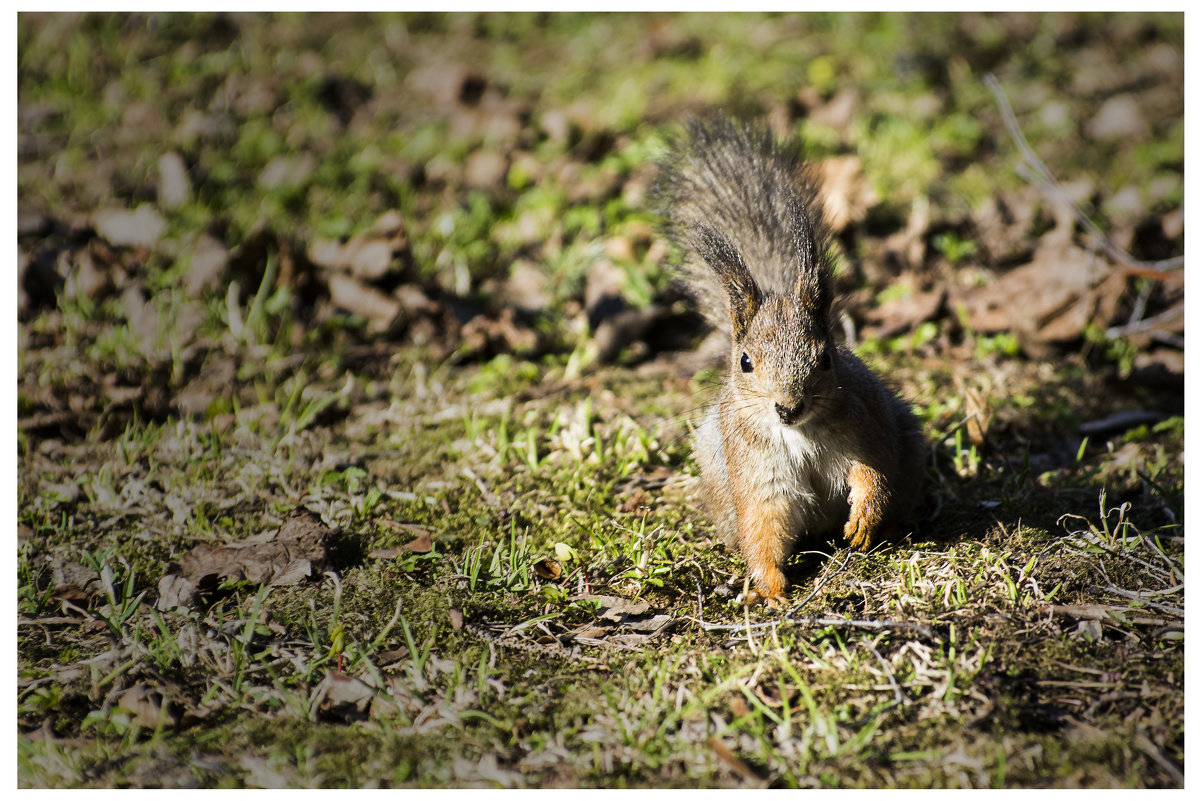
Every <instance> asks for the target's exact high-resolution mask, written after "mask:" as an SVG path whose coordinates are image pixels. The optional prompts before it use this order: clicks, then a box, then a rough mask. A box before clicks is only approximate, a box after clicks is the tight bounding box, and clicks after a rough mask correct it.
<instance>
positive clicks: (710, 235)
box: [690, 225, 763, 342]
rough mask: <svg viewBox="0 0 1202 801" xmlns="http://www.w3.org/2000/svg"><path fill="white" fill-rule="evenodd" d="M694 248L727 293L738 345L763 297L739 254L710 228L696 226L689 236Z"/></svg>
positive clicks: (731, 322) (731, 320) (732, 331)
mask: <svg viewBox="0 0 1202 801" xmlns="http://www.w3.org/2000/svg"><path fill="white" fill-rule="evenodd" d="M690 239H691V240H692V242H691V244H692V245H693V249H694V250H696V251H697V254H698V255H699V256H701V258H703V259H705V262H706V264H708V265H709V266H710V269H712V270H713V271H714V274H715V275H717V276H718V283H720V284H721V285H722V289H723V290H724V291H725V292H726V299H727V307H728V308H729V309H730V324H731V335H732V336H733V338H734V340H735V341H736V342H737V341H739V340H740V339H742V338H743V334H745V333H747V327H748V326H749V325H751V318H753V317H755V313H756V312H757V311H759V309H760V304H761V303H762V302H763V295H762V294H761V292H760V288H759V286H758V285H757V284H756V283H755V279H754V278H752V277H751V271H750V270H748V269H747V265H746V264H744V263H743V257H742V256H740V255H739V251H737V250H735V248H734V246H733V245H732V244H730V240H728V239H727V238H726V237H724V236H722V234H720V233H718V232H717V231H716V230H714V229H713V228H710V227H709V226H708V225H697V226H695V227H694V229H693V235H692V236H691V237H690Z"/></svg>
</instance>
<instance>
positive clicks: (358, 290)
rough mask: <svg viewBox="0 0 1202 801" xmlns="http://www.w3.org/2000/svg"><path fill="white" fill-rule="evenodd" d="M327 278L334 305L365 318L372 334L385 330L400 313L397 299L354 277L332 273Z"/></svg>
mask: <svg viewBox="0 0 1202 801" xmlns="http://www.w3.org/2000/svg"><path fill="white" fill-rule="evenodd" d="M327 280H328V282H329V287H330V300H331V301H332V302H333V303H334V305H335V306H338V307H340V308H342V309H345V310H346V311H349V312H351V313H352V314H357V315H359V316H360V317H363V318H365V319H366V320H367V330H368V331H369V332H371V333H373V334H381V333H384V332H385V331H387V330H388V329H389V328H390V327H391V326H392V324H393V322H394V321H395V320H396V319H397V315H398V314H400V311H401V304H400V303H399V302H398V301H396V300H395V299H394V298H392V297H390V296H388V295H386V294H384V293H383V292H381V291H380V290H378V289H376V288H374V287H372V286H368V285H367V284H364V283H363V282H362V281H359V280H358V279H356V278H352V277H351V276H349V275H344V274H342V273H333V274H331V275H330V276H329V277H328V279H327Z"/></svg>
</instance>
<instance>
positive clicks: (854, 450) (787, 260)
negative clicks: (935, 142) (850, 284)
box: [657, 121, 923, 604]
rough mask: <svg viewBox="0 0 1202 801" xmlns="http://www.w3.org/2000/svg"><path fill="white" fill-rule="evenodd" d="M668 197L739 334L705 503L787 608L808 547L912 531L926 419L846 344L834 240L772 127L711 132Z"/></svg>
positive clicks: (702, 438) (759, 595) (700, 135)
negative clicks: (792, 568)
mask: <svg viewBox="0 0 1202 801" xmlns="http://www.w3.org/2000/svg"><path fill="white" fill-rule="evenodd" d="M657 196H658V197H659V198H660V201H661V205H662V209H663V210H664V212H665V214H666V215H667V217H668V233H669V235H670V236H672V237H673V239H675V241H676V242H677V243H678V244H680V245H681V246H682V247H683V248H684V250H685V254H686V257H685V262H684V264H683V265H682V267H681V273H680V274H681V277H682V278H683V280H684V283H685V285H686V287H687V288H689V289H690V290H691V291H692V292H693V294H694V295H695V296H696V297H697V298H698V299H699V300H700V301H701V304H702V307H703V309H704V310H705V311H706V312H707V315H708V316H709V318H710V321H711V322H712V323H713V324H714V325H715V326H717V327H719V328H722V329H724V330H726V331H727V332H728V333H729V335H730V345H731V350H730V360H729V362H728V374H727V376H726V379H725V381H724V382H723V385H722V390H721V392H720V394H719V397H718V400H717V402H716V403H715V404H714V405H713V406H712V407H711V408H710V409H709V411H708V412H707V413H706V414H705V416H704V418H703V419H702V420H701V421H700V422H699V423H698V425H697V427H696V430H695V432H694V453H695V456H696V459H697V464H698V467H699V468H700V471H701V485H702V490H703V493H704V495H703V502H704V504H705V506H706V509H707V511H708V512H709V515H710V518H711V520H712V521H713V524H714V527H715V528H716V529H717V532H718V534H719V536H720V537H721V538H722V540H723V541H724V542H725V543H726V544H727V545H728V546H730V547H737V548H739V550H740V551H741V552H742V554H743V557H744V559H746V561H747V569H748V574H749V577H750V579H751V580H752V581H753V582H754V584H755V593H754V594H753V595H752V599H762V600H765V601H767V602H769V603H772V604H778V603H780V602H781V601H782V599H783V598H784V592H785V586H786V582H785V577H784V573H783V572H782V567H783V566H784V563H785V560H786V559H787V558H788V556H789V553H790V552H791V551H792V549H793V547H794V545H795V543H796V542H797V541H799V540H800V539H803V538H804V539H811V540H813V539H819V540H821V539H824V538H826V537H829V536H835V535H837V534H839V533H842V534H843V536H844V537H845V538H846V540H847V541H848V542H849V544H850V545H851V546H852V547H855V548H859V549H861V550H865V551H866V550H868V549H869V548H871V547H872V546H873V545H874V544H876V543H878V542H880V541H882V540H884V539H888V538H892V537H894V536H896V535H897V533H898V532H899V531H900V529H901V527H902V526H903V525H905V524H906V523H907V522H908V520H909V516H910V513H911V510H912V508H913V505H914V502H915V500H916V497H917V494H918V491H919V487H920V482H921V477H922V472H923V471H922V467H923V445H922V438H921V436H920V433H919V429H918V424H917V422H916V421H915V419H914V416H913V414H912V413H911V412H910V409H909V407H908V406H907V405H906V404H905V403H904V402H902V401H901V400H900V399H899V398H898V397H897V396H896V395H894V394H893V393H892V392H891V391H890V390H889V389H888V388H886V387H885V385H884V384H882V383H881V381H880V380H879V379H878V378H877V377H876V376H875V375H873V374H872V372H871V371H870V370H869V369H868V368H867V367H865V366H864V364H863V363H862V362H861V361H860V360H859V359H858V358H856V356H855V355H854V354H853V353H852V352H851V351H849V350H847V349H846V348H844V347H842V346H841V345H839V344H838V343H837V342H836V341H835V326H834V325H833V318H834V314H833V312H832V310H831V306H832V302H833V297H832V295H833V280H832V278H831V271H830V259H829V256H828V250H827V245H826V241H827V233H826V229H825V228H824V226H823V223H822V209H821V206H820V205H819V203H818V200H817V191H816V185H815V183H814V181H813V179H812V176H811V173H810V172H809V170H808V169H807V168H806V167H805V166H804V165H802V164H801V163H800V162H798V161H797V160H796V159H794V158H792V157H791V156H789V155H788V154H786V153H785V152H784V151H782V150H781V149H780V148H778V147H776V146H775V145H774V144H773V143H772V141H771V137H769V136H768V135H767V134H765V133H763V132H760V131H755V130H752V129H748V128H740V127H738V126H735V125H733V124H731V123H728V122H721V121H719V122H715V123H708V124H695V125H694V126H693V127H692V129H691V131H690V139H689V141H688V142H686V143H683V144H682V145H681V146H680V147H679V148H678V150H677V152H676V154H675V155H674V156H673V157H671V158H670V159H669V161H668V162H667V163H666V164H665V165H664V168H663V171H662V174H661V178H660V182H659V185H658V187H657Z"/></svg>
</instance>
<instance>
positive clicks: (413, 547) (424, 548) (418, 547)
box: [404, 532, 434, 553]
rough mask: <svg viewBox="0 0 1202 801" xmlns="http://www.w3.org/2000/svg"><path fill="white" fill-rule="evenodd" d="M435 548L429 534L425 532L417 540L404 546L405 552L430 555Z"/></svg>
mask: <svg viewBox="0 0 1202 801" xmlns="http://www.w3.org/2000/svg"><path fill="white" fill-rule="evenodd" d="M433 547H434V543H433V542H431V541H430V534H429V532H423V533H422V534H419V535H418V536H417V539H415V540H413V541H412V542H410V543H407V544H406V545H405V546H404V550H406V551H411V552H413V553H430V551H431V549H432V548H433Z"/></svg>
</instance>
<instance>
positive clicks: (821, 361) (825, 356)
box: [818, 350, 831, 370]
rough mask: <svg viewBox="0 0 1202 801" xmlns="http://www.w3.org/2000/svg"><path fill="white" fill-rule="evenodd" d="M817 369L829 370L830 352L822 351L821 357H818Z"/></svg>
mask: <svg viewBox="0 0 1202 801" xmlns="http://www.w3.org/2000/svg"><path fill="white" fill-rule="evenodd" d="M818 367H819V369H822V370H829V369H831V352H830V351H829V350H824V351H822V355H821V356H819V357H818Z"/></svg>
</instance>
